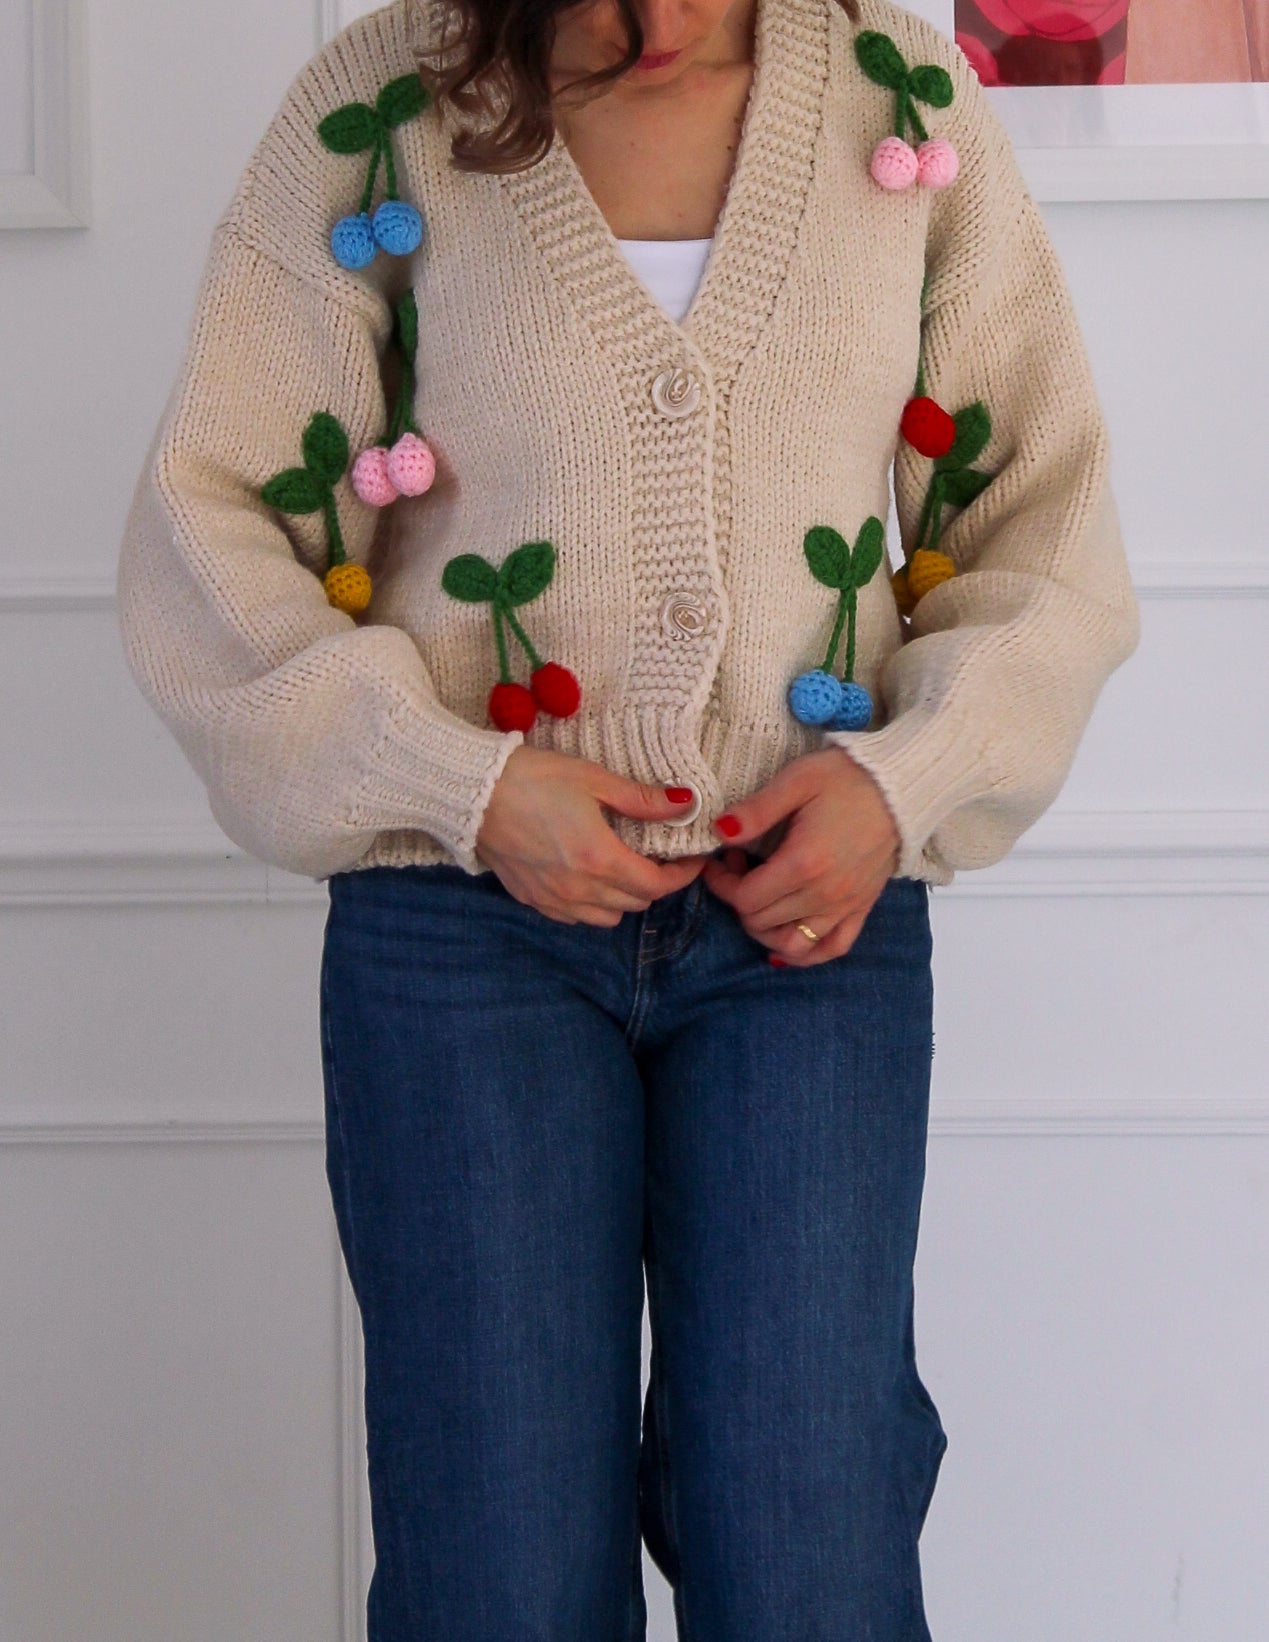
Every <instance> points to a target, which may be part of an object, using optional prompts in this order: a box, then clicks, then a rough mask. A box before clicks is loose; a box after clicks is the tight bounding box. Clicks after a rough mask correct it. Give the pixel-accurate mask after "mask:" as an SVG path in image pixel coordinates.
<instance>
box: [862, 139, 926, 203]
mask: <svg viewBox="0 0 1269 1642" xmlns="http://www.w3.org/2000/svg"><path fill="white" fill-rule="evenodd" d="M871 169H872V176H873V181H874V182H878V183H880V184H881V186H882V187H883V188H889V189H892V190H894V191H895V192H898V190H900V189H902V188H911V186H912V184H913V183H914V182H915V181H916V180H917V173H918V170H919V161H918V160H917V156H916V150H915V149H914V148H913V147H912V145H911V144H910V143H907V142H905V141H904V140H903V138H902V137H883V138H882V139H881V141H880V142H879V143H878V144H877V146H876V148H875V149H874V150H873V154H872V168H871Z"/></svg>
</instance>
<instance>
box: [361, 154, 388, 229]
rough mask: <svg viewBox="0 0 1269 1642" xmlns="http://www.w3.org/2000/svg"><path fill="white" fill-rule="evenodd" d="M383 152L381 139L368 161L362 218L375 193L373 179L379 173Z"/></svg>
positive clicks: (362, 202)
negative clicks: (380, 157)
mask: <svg viewBox="0 0 1269 1642" xmlns="http://www.w3.org/2000/svg"><path fill="white" fill-rule="evenodd" d="M382 152H383V138H382V137H380V138H379V140H378V142H376V144H375V151H374V155H373V157H372V158H371V161H370V175H369V176H368V177H367V178H366V188H365V192H364V193H363V194H362V196H361V214H362V216H363V217H364V216H365V214H366V213H367V211H369V209H370V197H371V195H372V194H373V193H374V191H375V177H376V176H377V175H378V172H379V156H380V154H381V153H382Z"/></svg>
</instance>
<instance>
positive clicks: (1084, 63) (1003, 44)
mask: <svg viewBox="0 0 1269 1642" xmlns="http://www.w3.org/2000/svg"><path fill="white" fill-rule="evenodd" d="M955 18H956V22H955V28H956V43H957V45H958V46H960V48H961V50H962V51H963V52H964V53H965V55H966V57H968V58H969V60H970V62H971V63H972V64H973V66H974V69H975V71H976V72H977V74H978V78H979V79H980V80H981V81H982V82H983V84H984V85H988V86H1053V85H1104V86H1105V85H1127V84H1134V83H1135V84H1166V83H1171V84H1180V83H1189V84H1194V83H1200V82H1207V83H1213V82H1219V83H1226V84H1230V83H1236V82H1239V81H1249V80H1262V81H1263V80H1265V79H1267V78H1269V0H955Z"/></svg>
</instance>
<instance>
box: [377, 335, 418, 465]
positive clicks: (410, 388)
mask: <svg viewBox="0 0 1269 1642" xmlns="http://www.w3.org/2000/svg"><path fill="white" fill-rule="evenodd" d="M401 358H402V369H401V387H400V391H399V392H398V394H397V402H396V408H395V409H394V410H393V412H392V421H391V423H390V424H389V427H388V431H387V433H386V435H385V436H384V440H383V442H384V444H385V445H395V444H396V442H397V440H398V439H399V438H400V437H401V435H402V434H403V433H412V434H414V435H415V436H416V437H417V438H419V439H421V438H422V437H423V435H422V434H421V433H419V430H418V427H417V426H416V424H415V421H414V417H413V415H412V414H411V409H410V407H411V405H412V404H413V402H414V367H413V365H411V363H410V361H409V360H408V359H406V358H405V355H404V354H403V355H402V356H401Z"/></svg>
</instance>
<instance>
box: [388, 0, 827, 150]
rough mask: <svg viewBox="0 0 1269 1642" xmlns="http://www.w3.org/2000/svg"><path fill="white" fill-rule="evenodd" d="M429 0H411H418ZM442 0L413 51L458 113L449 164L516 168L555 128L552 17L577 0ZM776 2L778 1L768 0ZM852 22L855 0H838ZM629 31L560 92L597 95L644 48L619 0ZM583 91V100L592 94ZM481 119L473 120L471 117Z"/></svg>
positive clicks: (426, 0)
mask: <svg viewBox="0 0 1269 1642" xmlns="http://www.w3.org/2000/svg"><path fill="white" fill-rule="evenodd" d="M430 3H433V0H415V4H416V5H420V6H422V5H425V4H430ZM436 3H438V4H441V5H443V6H444V15H443V23H444V26H443V28H442V29H441V30H440V31H439V34H438V37H437V43H436V44H435V45H434V46H433V47H431V48H430V49H427V48H420V49H419V51H418V52H417V54H416V55H417V62H418V69H419V74H420V76H421V78H422V80H423V83H424V85H425V86H426V87H427V89H428V90H429V91H430V92H431V94H432V97H433V99H434V100H435V102H436V103H437V104H438V105H441V106H444V107H445V108H447V109H448V110H449V111H450V112H452V113H453V114H454V115H455V116H456V117H457V129H456V131H455V134H454V136H453V137H452V139H451V141H450V155H451V160H450V163H451V164H452V165H453V166H454V167H455V169H456V170H459V171H485V172H497V171H521V170H526V169H527V168H528V167H529V166H531V165H534V164H536V162H537V161H538V160H540V159H541V158H542V157H543V155H544V154H545V153H546V151H547V149H548V148H550V146H551V142H552V140H553V138H554V135H555V117H554V113H553V103H554V98H553V95H552V91H551V83H550V75H549V68H550V62H551V53H552V51H553V49H554V46H555V28H556V20H557V18H558V17H560V16H561V15H562V14H563V13H564V12H566V11H574V10H576V8H577V6H578V5H579V4H580V3H582V0H436ZM771 3H773V4H778V0H771ZM836 3H837V4H838V5H839V6H840V7H841V8H842V10H843V11H844V12H845V13H846V15H847V16H848V17H849V18H850V20H851V21H852V22H853V23H857V22H858V21H859V0H836ZM616 4H617V10H618V11H619V13H620V14H621V19H622V22H623V24H624V26H625V31H626V55H625V56H624V57H623V58H622V59H621V61H620V62H619V63H614V64H612V65H611V66H610V67H609V68H604V69H599V70H597V71H596V72H595V73H594V74H587V75H584V76H583V77H582V78H581V79H577V80H571V81H569V83H568V84H567V85H566V86H564V87H563V88H562V89H563V91H566V92H570V93H578V92H581V93H590V94H591V95H593V96H595V97H598V96H602V94H603V92H604V89H605V87H606V86H607V85H608V83H609V82H610V81H611V80H615V79H618V78H619V77H620V76H621V75H623V74H625V73H626V72H627V70H629V69H631V68H633V66H634V65H635V63H636V62H637V61H638V60H639V57H640V56H641V55H642V53H643V27H642V25H641V24H640V22H639V16H638V13H637V12H636V11H635V8H634V5H633V3H632V0H616ZM589 100H590V96H584V97H583V101H589ZM473 116H474V117H475V118H476V120H479V121H481V122H483V123H482V124H479V125H478V124H474V123H473V122H472V117H473Z"/></svg>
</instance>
